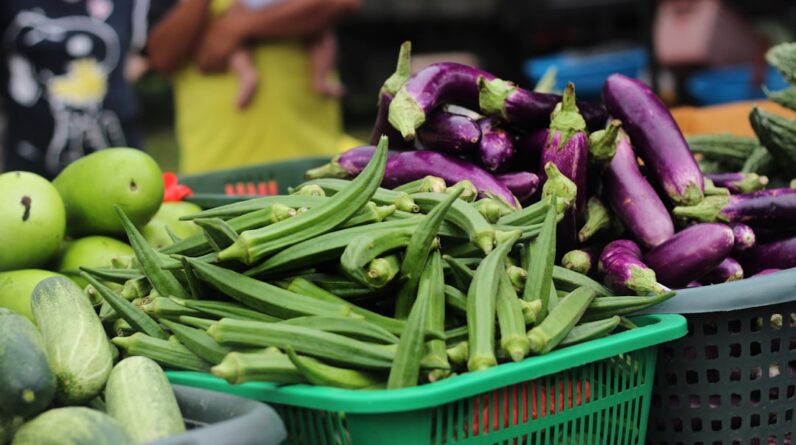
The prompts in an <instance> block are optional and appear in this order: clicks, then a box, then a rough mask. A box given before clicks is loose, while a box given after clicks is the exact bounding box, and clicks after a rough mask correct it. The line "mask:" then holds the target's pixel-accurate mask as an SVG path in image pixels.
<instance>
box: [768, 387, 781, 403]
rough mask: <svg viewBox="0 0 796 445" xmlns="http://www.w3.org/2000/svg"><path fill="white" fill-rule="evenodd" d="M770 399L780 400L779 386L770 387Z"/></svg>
mask: <svg viewBox="0 0 796 445" xmlns="http://www.w3.org/2000/svg"><path fill="white" fill-rule="evenodd" d="M768 400H779V388H777V387H776V386H774V387H772V388H768Z"/></svg>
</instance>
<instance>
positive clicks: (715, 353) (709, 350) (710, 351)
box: [705, 345, 719, 360]
mask: <svg viewBox="0 0 796 445" xmlns="http://www.w3.org/2000/svg"><path fill="white" fill-rule="evenodd" d="M718 357H719V347H718V346H716V345H709V346H705V358H706V359H708V360H715V359H717V358H718Z"/></svg>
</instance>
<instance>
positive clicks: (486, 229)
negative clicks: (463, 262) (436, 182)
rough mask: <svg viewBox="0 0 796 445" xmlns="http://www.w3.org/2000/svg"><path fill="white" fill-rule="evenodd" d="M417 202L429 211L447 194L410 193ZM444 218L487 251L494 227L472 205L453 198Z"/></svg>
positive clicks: (491, 241) (491, 244)
mask: <svg viewBox="0 0 796 445" xmlns="http://www.w3.org/2000/svg"><path fill="white" fill-rule="evenodd" d="M412 197H413V198H414V199H415V201H416V202H417V204H418V205H419V206H420V208H421V209H423V210H424V211H430V210H431V209H432V208H433V207H434V206H436V205H438V204H440V203H442V202H444V201H445V199H446V198H447V197H448V195H445V194H441V193H418V194H415V195H412ZM445 218H446V219H447V220H448V221H450V222H451V223H453V224H454V225H456V226H457V227H459V228H461V229H462V230H464V231H465V232H466V233H467V235H468V237H469V238H470V241H471V242H472V243H473V244H474V245H476V246H478V247H479V248H480V249H481V250H483V251H484V253H489V252H490V251H491V250H492V246H493V245H494V242H495V229H494V228H493V227H492V226H491V225H490V224H489V222H488V221H487V220H486V219H485V218H484V217H483V215H481V214H480V213H478V210H476V209H475V208H474V207H473V206H471V205H469V204H467V203H465V202H463V201H462V200H460V199H457V200H454V201H453V204H452V205H451V207H450V209H449V210H448V212H447V213H446V214H445Z"/></svg>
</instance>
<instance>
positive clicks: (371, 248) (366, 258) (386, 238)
mask: <svg viewBox="0 0 796 445" xmlns="http://www.w3.org/2000/svg"><path fill="white" fill-rule="evenodd" d="M411 239H412V232H410V231H408V230H401V231H395V230H374V231H371V232H369V233H364V234H362V235H360V236H358V237H356V238H354V239H353V240H352V241H351V242H350V243H349V244H348V246H346V248H345V250H344V251H343V254H342V255H341V256H340V265H341V266H342V269H343V271H344V272H345V273H346V274H347V275H348V276H349V277H351V278H353V279H354V280H356V281H358V282H359V283H361V284H364V285H365V286H368V287H371V288H375V287H376V286H374V285H373V284H372V283H370V282H369V281H370V280H369V279H368V273H367V272H366V271H365V266H367V265H368V264H369V263H370V262H371V261H373V260H374V259H376V258H378V257H379V256H381V255H382V254H384V253H386V252H389V251H392V250H396V249H399V248H402V247H404V246H406V245H407V244H409V241H410V240H411Z"/></svg>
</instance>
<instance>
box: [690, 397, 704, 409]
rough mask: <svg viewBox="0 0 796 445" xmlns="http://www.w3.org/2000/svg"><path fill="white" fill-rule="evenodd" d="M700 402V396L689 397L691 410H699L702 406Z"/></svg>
mask: <svg viewBox="0 0 796 445" xmlns="http://www.w3.org/2000/svg"><path fill="white" fill-rule="evenodd" d="M700 402H701V400H699V394H691V395H690V396H688V406H689V407H691V408H699V407H700V406H701V405H702V404H701V403H700Z"/></svg>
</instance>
